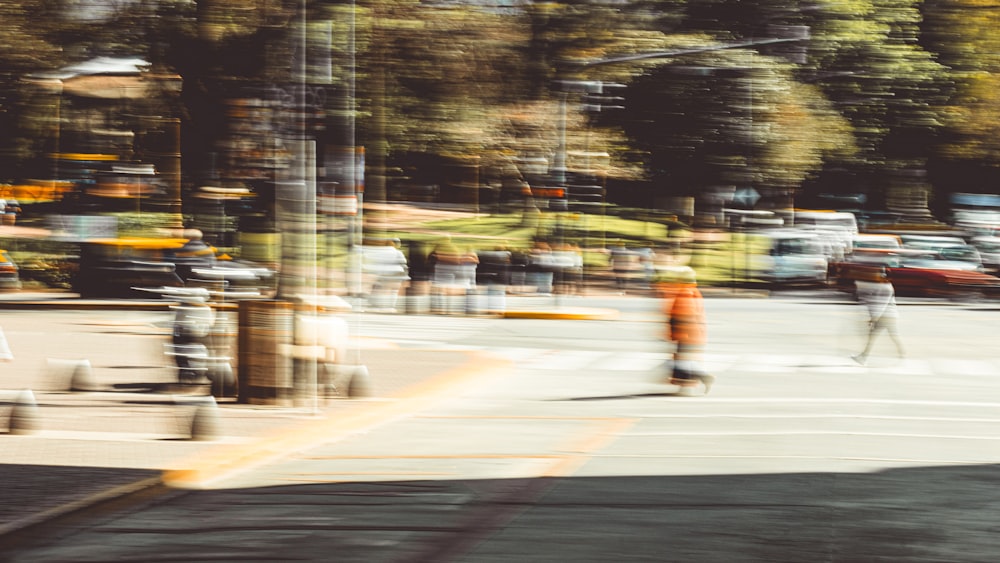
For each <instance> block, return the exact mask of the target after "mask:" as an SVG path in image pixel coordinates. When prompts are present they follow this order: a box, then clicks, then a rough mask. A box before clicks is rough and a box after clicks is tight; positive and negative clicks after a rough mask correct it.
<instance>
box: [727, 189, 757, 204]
mask: <svg viewBox="0 0 1000 563" xmlns="http://www.w3.org/2000/svg"><path fill="white" fill-rule="evenodd" d="M759 199H760V194H759V193H757V190H755V189H753V188H740V189H738V190H736V193H735V194H733V203H738V204H740V205H743V206H746V207H753V206H754V205H755V204H756V203H757V200H759Z"/></svg>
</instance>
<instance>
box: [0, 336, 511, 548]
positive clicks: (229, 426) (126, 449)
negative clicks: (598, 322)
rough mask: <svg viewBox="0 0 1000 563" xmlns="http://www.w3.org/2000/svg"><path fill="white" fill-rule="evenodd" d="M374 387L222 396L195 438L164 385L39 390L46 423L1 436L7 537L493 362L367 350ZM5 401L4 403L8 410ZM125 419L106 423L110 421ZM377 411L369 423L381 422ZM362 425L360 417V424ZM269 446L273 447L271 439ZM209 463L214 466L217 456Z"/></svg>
mask: <svg viewBox="0 0 1000 563" xmlns="http://www.w3.org/2000/svg"><path fill="white" fill-rule="evenodd" d="M361 360H362V363H363V364H364V365H365V366H366V367H367V368H368V370H369V373H370V375H371V381H372V385H373V388H374V393H373V397H371V398H368V399H342V398H341V399H327V400H321V401H319V402H318V403H317V404H316V405H315V408H314V407H313V406H312V405H310V404H306V405H302V406H297V407H275V406H264V405H246V404H237V403H235V402H227V401H225V400H223V401H220V402H219V404H218V406H217V408H216V409H214V411H215V413H216V414H217V417H218V418H217V428H218V433H217V437H216V438H215V439H212V440H191V439H187V438H188V436H185V432H187V430H186V429H185V428H190V427H189V424H190V417H191V415H192V412H191V409H189V408H185V407H183V406H178V405H176V404H174V402H173V399H172V398H171V396H170V395H161V394H157V393H144V394H140V393H126V394H121V396H118V394H115V393H107V392H104V393H73V394H69V393H41V394H39V395H38V396H37V401H38V417H39V421H40V429H39V430H38V431H37V432H33V433H29V434H25V435H15V434H7V435H0V451H3V454H2V458H0V461H2V463H0V480H2V482H4V483H5V484H7V487H5V492H4V502H3V503H2V506H0V537H2V536H4V535H7V534H15V533H16V532H17V531H18V530H20V529H23V528H24V527H26V526H31V525H33V524H36V523H39V522H42V521H44V520H46V519H49V518H53V517H56V516H59V515H63V514H66V513H69V512H72V511H75V510H77V509H80V508H85V507H87V506H89V505H92V504H95V503H97V502H101V501H104V500H107V499H109V498H114V497H116V496H119V495H124V494H128V493H131V492H135V491H137V490H141V489H144V488H150V487H154V486H157V485H159V484H160V483H162V481H163V477H162V476H163V472H164V471H174V472H182V471H192V470H203V469H204V468H205V467H206V460H211V464H215V465H216V466H218V465H219V458H220V456H222V459H226V458H227V457H229V456H233V457H240V458H242V459H240V460H236V461H238V462H240V463H249V462H252V461H253V460H254V458H255V457H257V456H259V455H261V452H260V451H259V450H260V445H261V444H267V443H268V440H274V438H273V437H275V436H280V437H281V442H283V443H284V444H287V445H288V446H294V443H293V441H294V439H295V438H293V437H294V436H314V435H315V428H317V427H319V428H324V429H326V431H327V432H328V431H329V429H330V428H336V427H337V426H338V424H339V421H349V420H352V419H357V418H358V417H359V416H362V415H364V413H366V412H369V411H377V410H378V409H384V408H385V407H384V405H393V404H395V403H398V402H405V401H406V400H408V399H409V398H410V397H411V396H413V394H414V393H415V390H417V389H420V388H421V386H426V385H428V384H429V383H430V382H435V381H438V382H441V384H442V385H446V384H448V383H449V382H450V380H453V379H455V378H456V374H461V373H464V372H467V371H470V370H481V369H488V368H491V367H493V366H491V365H490V364H489V363H488V362H483V359H482V358H481V357H478V356H477V355H475V354H472V353H465V352H455V351H434V350H410V349H394V348H380V349H367V350H362V354H361ZM5 410H6V409H5ZM109 421H110V422H112V423H113V424H114V425H115V426H118V427H120V428H121V429H120V430H117V431H108V430H107V427H108V423H109ZM377 422H378V420H377V416H376V417H375V418H372V417H371V416H369V423H377ZM355 425H356V423H355ZM267 447H268V451H267V452H266V453H269V454H273V453H274V452H273V444H269V445H268V446H267ZM211 464H208V465H211Z"/></svg>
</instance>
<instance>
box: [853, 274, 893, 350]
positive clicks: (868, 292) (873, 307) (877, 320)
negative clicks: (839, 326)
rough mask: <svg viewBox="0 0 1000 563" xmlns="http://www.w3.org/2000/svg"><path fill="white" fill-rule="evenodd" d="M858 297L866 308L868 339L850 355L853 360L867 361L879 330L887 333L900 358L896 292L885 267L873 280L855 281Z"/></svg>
mask: <svg viewBox="0 0 1000 563" xmlns="http://www.w3.org/2000/svg"><path fill="white" fill-rule="evenodd" d="M856 283H857V287H858V299H860V300H861V302H862V303H864V305H865V306H866V307H867V308H868V341H867V343H866V344H865V349H864V350H863V351H862V352H861V353H860V354H858V355H856V356H851V357H852V358H854V361H856V362H858V363H859V364H861V365H864V364H865V363H866V362H867V361H868V354H870V353H871V350H872V346H874V345H875V338H876V336H878V333H879V332H881V331H883V330H884V331H886V332H888V333H889V337H890V338H892V342H893V344H895V345H896V352H897V354H898V355H899V357H900V358H902V357H903V356H904V354H903V343H902V341H900V339H899V331H898V330H897V321H898V319H899V314H898V312H897V311H896V292H895V290H894V289H893V287H892V282H890V281H889V275H888V273H887V272H886V270H885V268H881V269H880V270H879V271H878V273H877V274H876V275H875V279H874V281H860V280H859V281H857V282H856Z"/></svg>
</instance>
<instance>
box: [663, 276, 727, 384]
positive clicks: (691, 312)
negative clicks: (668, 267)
mask: <svg viewBox="0 0 1000 563" xmlns="http://www.w3.org/2000/svg"><path fill="white" fill-rule="evenodd" d="M658 289H659V292H660V297H661V298H662V299H663V312H664V314H665V315H666V317H667V323H666V333H665V338H666V340H667V341H668V342H673V343H674V346H675V348H674V361H673V370H672V373H671V376H670V383H671V384H672V385H678V386H680V387H681V389H682V390H688V389H691V388H693V387H697V386H698V385H699V384H701V385H704V386H705V393H706V394H708V392H709V390H711V388H712V384H713V383H714V382H715V376H713V375H709V374H707V373H705V372H704V370H703V368H702V367H701V363H702V353H703V351H704V349H705V342H706V340H707V334H706V330H705V303H704V298H703V297H702V295H701V292H700V291H699V290H698V283H697V279H696V277H695V273H694V270H692V269H691V268H684V269H683V270H681V271H679V272H677V273H676V275H674V276H673V277H672V279H669V280H667V281H665V282H662V283H660V284H658Z"/></svg>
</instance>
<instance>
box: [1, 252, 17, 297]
mask: <svg viewBox="0 0 1000 563" xmlns="http://www.w3.org/2000/svg"><path fill="white" fill-rule="evenodd" d="M0 289H2V290H7V289H21V275H20V271H19V270H18V267H17V264H15V263H14V260H12V259H11V257H10V254H8V253H7V251H6V250H0Z"/></svg>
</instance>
